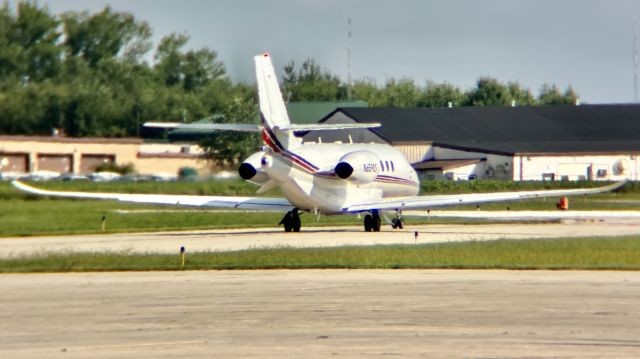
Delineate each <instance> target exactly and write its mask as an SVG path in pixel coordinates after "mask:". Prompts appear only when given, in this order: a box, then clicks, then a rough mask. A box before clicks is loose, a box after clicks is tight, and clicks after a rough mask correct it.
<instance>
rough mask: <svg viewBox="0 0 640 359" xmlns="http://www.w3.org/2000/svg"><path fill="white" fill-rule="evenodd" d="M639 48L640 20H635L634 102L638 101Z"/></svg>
mask: <svg viewBox="0 0 640 359" xmlns="http://www.w3.org/2000/svg"><path fill="white" fill-rule="evenodd" d="M639 51H640V50H639V49H638V20H637V19H636V20H635V21H634V22H633V102H638V67H639V66H640V58H639V54H638V52H639Z"/></svg>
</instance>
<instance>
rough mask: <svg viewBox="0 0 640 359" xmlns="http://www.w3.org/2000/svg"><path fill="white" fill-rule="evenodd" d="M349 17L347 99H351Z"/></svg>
mask: <svg viewBox="0 0 640 359" xmlns="http://www.w3.org/2000/svg"><path fill="white" fill-rule="evenodd" d="M351 85H352V84H351V18H348V19H347V100H351Z"/></svg>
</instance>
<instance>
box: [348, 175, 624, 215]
mask: <svg viewBox="0 0 640 359" xmlns="http://www.w3.org/2000/svg"><path fill="white" fill-rule="evenodd" d="M625 183H627V181H622V182H617V183H614V184H611V185H608V186H604V187H597V188H579V189H556V190H541V191H520V192H492V193H469V194H451V195H433V196H430V195H426V196H414V197H400V198H390V199H384V200H382V201H377V202H368V203H358V204H353V205H350V206H347V207H346V208H343V211H344V212H347V213H355V212H363V211H370V210H376V209H377V210H404V209H420V208H422V209H431V208H438V207H446V206H454V205H461V204H478V203H487V202H503V201H515V200H520V199H531V198H543V197H559V196H575V195H586V194H595V193H602V192H608V191H613V190H614V189H616V188H619V187H622V186H623V185H624V184H625Z"/></svg>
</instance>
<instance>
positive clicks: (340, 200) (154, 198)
mask: <svg viewBox="0 0 640 359" xmlns="http://www.w3.org/2000/svg"><path fill="white" fill-rule="evenodd" d="M254 60H255V66H256V77H257V84H258V98H259V108H260V117H261V124H259V125H252V124H165V123H151V122H150V123H147V124H145V125H146V126H148V127H164V128H167V127H173V128H197V129H206V130H227V131H229V130H230V131H259V133H260V134H261V137H262V141H263V143H264V145H263V147H262V150H261V151H260V152H257V153H254V154H252V155H251V156H249V157H248V158H247V159H246V160H245V161H244V162H243V163H242V164H241V165H240V167H239V170H238V171H239V175H240V177H241V178H243V179H245V180H247V181H251V182H253V183H256V184H258V185H260V188H259V189H258V190H257V194H258V195H260V194H263V193H265V192H267V191H269V190H271V189H274V188H279V189H280V191H281V192H282V194H283V195H284V198H269V197H261V196H255V197H231V196H190V195H161V194H157V195H156V194H133V193H87V192H65V191H49V190H44V189H39V188H35V187H32V186H29V185H27V184H24V183H22V182H19V181H14V182H13V185H14V186H15V187H17V188H18V189H20V190H23V191H25V192H29V193H32V194H36V195H43V196H53V197H68V198H87V199H110V200H118V201H124V202H133V203H144V204H159V205H174V206H188V207H202V208H210V207H222V208H236V209H246V210H268V211H282V212H285V215H284V217H283V218H282V220H281V221H280V223H279V224H280V225H282V226H283V227H284V230H285V231H286V232H299V231H300V228H301V222H300V215H301V214H302V213H313V214H315V215H316V216H320V215H337V214H363V215H364V230H365V231H367V232H371V231H373V232H378V231H380V228H381V224H382V219H383V218H384V219H386V221H387V222H388V223H389V224H391V226H392V228H394V229H396V228H403V227H404V219H403V217H402V211H403V210H409V209H411V210H413V209H424V210H430V209H434V208H441V207H446V206H453V205H463V204H480V203H486V202H498V201H514V200H521V199H529V198H542V197H558V196H570V195H587V194H594V193H601V192H606V191H611V190H614V189H616V188H618V187H620V186H622V185H623V184H624V182H618V183H614V184H611V185H608V186H603V187H599V188H589V189H569V190H565V189H561V190H540V191H523V192H500V193H472V194H456V195H422V196H418V192H419V188H420V183H419V180H418V175H417V174H416V172H415V170H414V169H413V168H412V167H411V165H410V163H409V162H408V161H407V159H406V158H405V157H404V155H403V154H402V153H401V152H399V151H398V150H396V149H395V148H394V147H392V146H390V145H387V144H374V143H302V140H301V138H299V137H296V136H295V133H296V132H298V131H317V130H345V129H354V128H375V127H379V126H380V124H379V123H355V124H310V125H301V124H292V123H291V122H290V120H289V116H288V114H287V110H286V107H285V103H284V101H283V98H282V94H281V92H280V88H279V85H278V80H277V77H276V73H275V71H274V68H273V64H272V62H271V57H270V55H269V54H268V53H265V54H262V55H259V56H256V57H255V58H254ZM350 142H352V141H350ZM386 212H390V213H391V216H390V217H387V216H386V215H383V213H386ZM389 218H391V219H389Z"/></svg>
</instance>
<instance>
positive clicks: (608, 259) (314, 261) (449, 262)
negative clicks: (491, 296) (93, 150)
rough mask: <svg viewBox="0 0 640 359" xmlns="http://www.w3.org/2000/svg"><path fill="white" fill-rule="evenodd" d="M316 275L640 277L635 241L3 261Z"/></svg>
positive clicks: (31, 266) (57, 268) (44, 267)
mask: <svg viewBox="0 0 640 359" xmlns="http://www.w3.org/2000/svg"><path fill="white" fill-rule="evenodd" d="M313 268H348V269H394V268H395V269H407V268H415V269H427V268H433V269H440V268H441V269H444V268H455V269H580V270H640V238H635V237H621V238H576V239H564V240H519V241H511V240H500V241H494V242H470V243H449V244H439V245H396V246H373V247H334V248H312V249H295V248H280V249H266V250H265V249H261V250H246V251H238V252H218V253H193V254H188V256H187V258H186V265H185V267H184V268H183V267H181V263H180V257H179V256H178V255H156V254H143V255H131V254H127V253H121V254H105V253H74V254H52V255H44V256H36V257H27V258H16V259H0V272H4V273H14V272H83V271H151V270H154V271H155V270H180V269H185V270H208V269H214V270H222V269H313Z"/></svg>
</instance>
